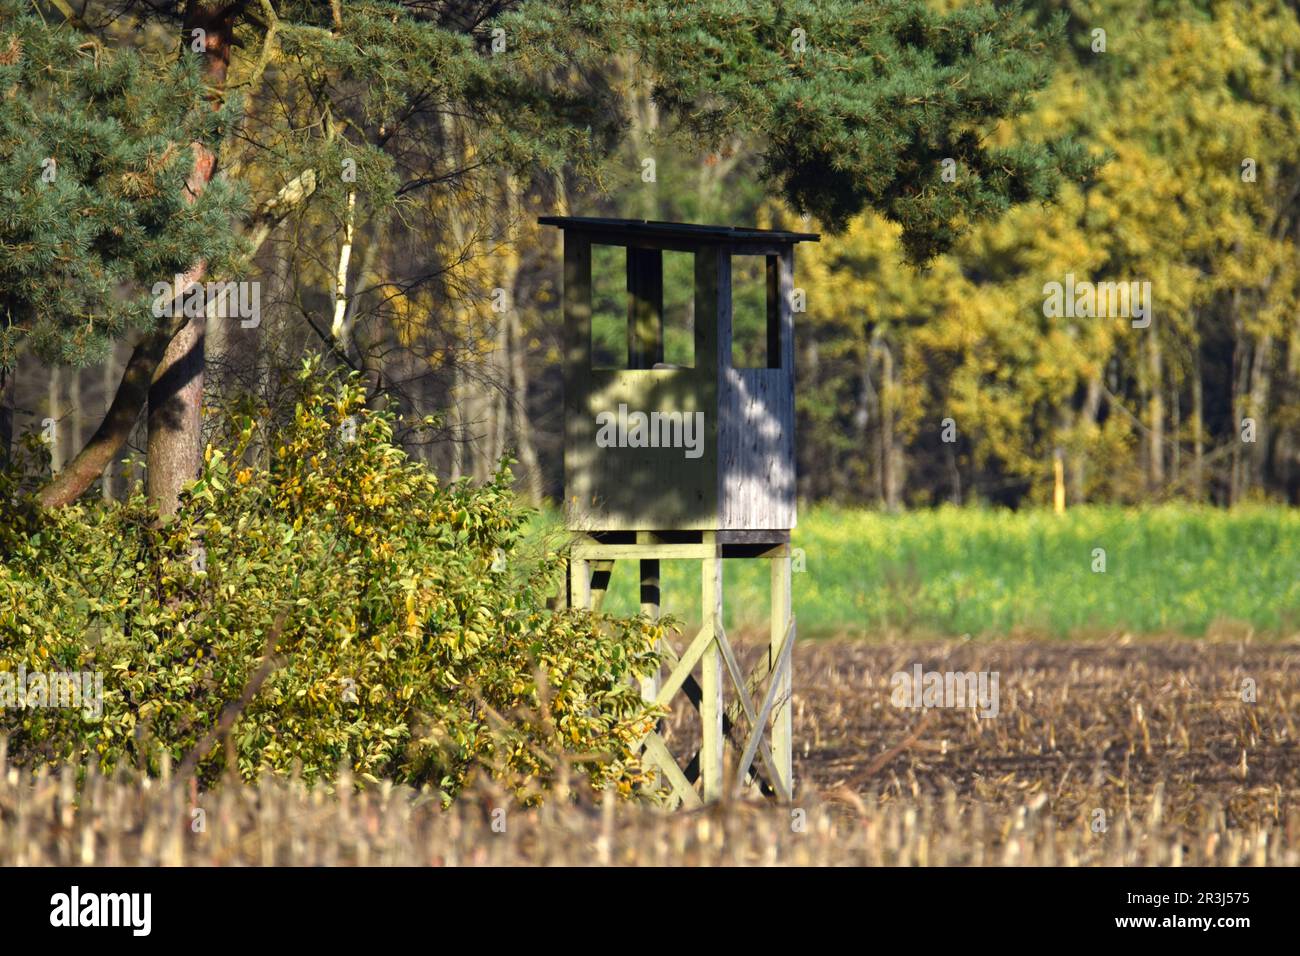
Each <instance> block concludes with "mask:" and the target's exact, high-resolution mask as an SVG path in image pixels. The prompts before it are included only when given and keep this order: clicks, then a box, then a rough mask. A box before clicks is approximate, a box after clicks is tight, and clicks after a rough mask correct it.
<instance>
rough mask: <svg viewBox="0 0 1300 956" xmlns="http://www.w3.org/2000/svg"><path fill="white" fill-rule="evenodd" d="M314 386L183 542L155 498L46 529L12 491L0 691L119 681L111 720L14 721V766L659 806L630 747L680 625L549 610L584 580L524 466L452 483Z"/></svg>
mask: <svg viewBox="0 0 1300 956" xmlns="http://www.w3.org/2000/svg"><path fill="white" fill-rule="evenodd" d="M298 387H299V390H300V398H299V400H298V403H297V407H296V409H295V413H294V415H293V416H292V419H291V420H289V421H288V422H286V423H285V424H284V425H283V426H282V427H281V428H280V429H279V430H278V431H277V433H276V434H275V436H274V438H275V440H274V441H273V442H272V441H270V440H269V439H270V436H268V435H266V434H265V432H266V431H267V428H266V424H265V423H262V422H257V421H255V420H253V419H251V418H247V417H245V418H241V419H239V420H230V421H228V422H226V424H225V426H224V427H223V428H222V429H220V430H219V434H221V435H223V436H229V437H228V438H223V439H222V440H220V441H219V442H218V444H221V443H223V442H224V445H225V447H216V446H215V445H214V446H212V447H209V449H208V452H207V454H206V455H205V465H204V469H203V473H202V475H201V477H200V478H199V480H198V481H197V482H195V483H194V484H193V485H192V486H191V487H190V488H189V489H187V491H186V492H185V494H184V495H183V501H182V506H181V508H180V510H179V511H178V512H177V513H176V514H175V516H174V517H172V518H169V519H168V520H167V521H165V522H160V521H159V519H158V517H157V515H156V514H155V513H153V512H151V511H150V509H149V508H148V506H147V505H146V503H145V501H144V499H143V497H142V496H139V495H137V496H135V497H133V498H131V499H130V500H129V501H126V502H124V503H108V504H104V503H100V502H95V503H89V502H86V503H80V504H77V505H75V506H72V507H69V508H65V509H60V510H55V511H44V510H41V509H40V508H39V507H38V506H37V505H36V504H35V503H34V501H33V499H32V498H31V497H30V495H29V494H27V493H26V491H25V488H26V486H25V485H23V484H22V482H21V481H20V480H19V477H18V476H17V475H16V474H13V473H11V474H7V475H3V476H0V502H3V504H0V508H3V509H4V511H5V520H4V521H3V522H0V555H2V556H3V564H2V565H0V672H2V671H6V670H7V671H13V672H15V673H17V671H18V669H19V668H20V666H21V667H25V668H26V669H27V670H28V671H32V670H35V669H38V668H39V669H40V670H42V671H46V672H48V671H51V670H67V671H70V672H95V673H98V674H102V675H103V701H102V713H101V714H99V715H98V716H88V715H87V713H86V710H85V709H73V708H66V707H39V708H37V707H21V708H6V709H0V733H3V734H6V735H8V737H9V746H10V754H11V757H12V758H13V759H15V760H16V761H17V762H20V763H22V764H25V765H27V766H29V767H36V766H39V765H44V764H54V763H62V762H68V761H71V762H84V761H85V760H87V759H93V760H94V761H96V762H97V763H98V765H99V766H100V767H101V768H102V769H105V770H109V769H111V768H112V767H114V766H116V765H132V766H140V767H144V768H147V769H149V770H151V771H155V772H156V771H157V770H159V768H160V767H161V766H162V763H163V762H164V760H165V759H170V760H171V761H173V762H179V761H183V760H184V759H185V758H186V757H187V756H190V757H191V758H192V759H193V760H197V768H198V772H199V774H200V777H201V779H202V781H203V782H204V783H205V784H212V783H214V782H215V781H216V780H218V779H219V777H220V776H221V775H222V773H224V772H230V771H237V772H238V773H239V774H240V775H241V776H243V777H244V778H245V779H253V778H255V777H257V776H258V775H260V774H262V773H266V772H271V773H287V772H289V771H291V770H292V769H293V768H294V767H295V766H297V767H299V768H300V769H301V773H302V774H303V776H304V777H306V778H307V779H319V778H322V777H329V776H331V775H333V774H334V773H335V772H336V771H337V770H338V769H339V767H340V766H346V767H348V768H350V770H351V771H352V772H353V774H354V775H355V778H356V779H358V780H360V781H369V782H375V781H378V780H380V779H393V780H397V781H400V782H403V783H408V784H412V785H416V786H428V787H430V788H431V789H433V790H435V791H437V792H438V793H439V794H440V795H441V797H442V799H444V800H450V799H452V798H454V796H455V795H456V794H457V793H458V792H459V791H460V790H461V788H462V787H463V786H464V785H465V783H466V782H467V780H468V779H469V778H470V777H471V776H472V775H473V774H475V773H488V774H491V775H492V776H494V777H497V778H499V779H503V780H506V781H507V782H508V783H509V784H510V785H511V786H513V787H514V789H515V792H516V794H517V795H518V796H519V798H520V799H522V800H527V801H535V800H538V799H541V798H542V797H543V796H544V794H545V793H546V791H547V790H548V789H549V788H550V787H551V785H552V784H553V782H554V781H555V780H557V779H558V777H559V775H561V774H562V775H563V776H564V778H565V779H566V780H567V779H568V778H569V775H570V772H571V771H572V773H573V779H574V780H587V781H589V782H590V783H591V784H592V785H593V786H596V787H601V788H604V787H614V788H616V789H617V790H618V791H619V792H621V793H624V794H627V793H632V792H634V791H636V790H637V789H638V788H639V787H640V786H641V785H642V784H644V783H646V782H647V780H648V777H649V775H648V773H647V772H646V771H644V770H643V769H642V767H641V765H640V763H639V761H638V759H637V756H636V753H635V747H634V744H635V742H636V741H637V740H638V739H639V738H640V737H641V736H642V735H643V734H644V733H645V731H646V730H648V729H649V727H650V725H651V724H652V722H653V721H654V720H655V719H656V717H657V712H656V711H654V710H653V709H651V708H650V707H649V706H648V705H646V704H645V703H643V702H642V700H641V699H640V696H639V693H638V691H637V689H636V687H635V686H634V681H635V678H636V676H637V675H638V674H641V673H644V672H645V671H646V670H647V669H648V668H649V667H651V666H653V661H654V657H653V648H654V646H655V643H656V641H657V640H658V637H659V635H660V627H661V625H659V624H656V623H652V622H650V621H648V620H646V619H642V618H628V619H618V618H613V617H609V616H600V615H590V614H588V613H586V612H578V611H568V610H553V609H550V608H548V606H547V603H548V602H547V599H548V598H549V597H550V596H551V595H553V594H555V593H556V591H557V590H558V588H559V586H560V584H561V582H562V579H563V570H562V566H561V564H560V559H559V556H557V555H555V554H549V555H548V554H541V555H538V554H529V553H527V549H526V548H525V547H524V546H523V545H522V544H521V531H522V526H523V523H524V521H525V520H526V519H527V517H528V515H527V512H526V511H525V510H523V509H521V508H520V507H518V506H517V504H516V502H515V499H514V497H513V495H512V492H511V488H510V484H511V480H510V473H509V470H508V467H507V463H503V464H502V467H501V468H500V470H499V471H498V472H497V474H496V475H495V477H494V478H493V479H492V480H490V481H489V482H487V483H486V484H483V485H481V486H476V485H473V484H472V483H470V482H468V481H461V482H455V483H451V484H445V483H443V482H440V481H439V480H438V478H437V476H436V475H434V474H433V473H432V472H430V471H429V470H428V469H427V468H426V467H425V466H424V465H423V464H422V463H420V462H417V461H414V460H412V459H411V458H409V457H408V456H407V455H406V454H405V453H404V452H403V451H402V449H401V448H399V447H398V446H396V445H395V444H394V443H393V419H392V417H391V416H390V415H388V414H386V413H376V412H372V411H369V410H367V408H366V405H365V395H364V390H363V389H362V388H361V386H360V384H359V383H358V381H357V380H356V379H355V378H350V379H339V378H337V377H336V376H334V375H331V374H326V373H324V372H322V370H321V369H320V367H319V365H318V364H317V363H315V362H309V363H307V364H305V365H304V368H303V370H302V372H301V374H300V375H299V377H298ZM257 449H260V450H262V451H263V452H265V454H261V453H259V452H258V451H256V450H257ZM259 459H264V461H259ZM277 622H279V626H278V627H277ZM268 638H272V639H273V640H271V641H269V640H268ZM271 643H274V647H273V648H272V647H270V644H271ZM259 671H265V673H264V674H262V675H261V676H262V680H261V682H260V683H259V682H258V681H257V680H256V679H255V675H258V673H259ZM223 713H224V714H226V716H227V720H228V722H229V723H230V726H229V729H228V730H226V731H225V732H223V733H218V734H215V735H214V734H213V733H211V732H212V731H213V729H214V728H217V727H218V725H219V722H220V721H221V717H222V715H223ZM232 715H233V721H231V720H230V718H231V717H232ZM223 740H224V746H222V745H221V744H222V741H223ZM165 755H169V758H168V757H165Z"/></svg>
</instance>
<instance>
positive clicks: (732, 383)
mask: <svg viewBox="0 0 1300 956" xmlns="http://www.w3.org/2000/svg"><path fill="white" fill-rule="evenodd" d="M539 221H540V222H541V223H542V224H544V225H551V226H558V227H559V228H561V229H563V230H564V323H565V346H566V356H565V444H564V480H565V518H566V522H567V527H568V528H569V530H571V531H573V532H574V533H575V538H574V541H573V544H572V549H571V552H570V566H569V600H570V603H571V605H572V606H575V607H585V608H592V609H596V608H599V606H600V603H601V600H602V599H603V597H604V595H605V591H606V590H607V589H608V587H609V578H610V572H611V570H612V568H613V565H614V562H615V561H619V560H628V561H632V560H635V561H638V562H639V563H640V574H641V610H642V612H643V613H645V614H647V615H649V616H651V617H653V618H656V619H657V618H658V616H659V610H660V594H659V563H660V561H664V560H698V561H699V562H700V563H701V566H702V575H701V586H702V598H703V604H702V607H703V615H702V617H703V626H702V627H701V628H700V631H699V633H698V634H697V635H696V636H695V637H694V639H693V640H691V642H690V643H689V644H688V645H687V648H686V650H685V652H684V653H683V654H682V655H681V656H680V657H678V656H677V655H676V654H675V653H674V652H673V650H672V648H670V647H668V646H667V644H666V643H664V644H661V646H660V651H661V654H662V656H663V659H664V662H665V664H666V665H667V668H668V674H667V676H666V677H664V676H663V673H662V670H661V671H660V672H659V673H656V674H654V675H652V676H650V677H648V678H646V679H645V680H643V681H642V688H641V690H642V693H643V694H644V695H645V697H646V698H647V699H651V700H655V701H657V702H658V703H660V704H663V705H668V704H669V703H670V702H671V701H672V700H673V698H674V697H675V696H676V695H677V693H678V692H679V691H681V692H683V693H684V694H685V695H686V697H687V699H688V700H689V701H690V702H691V703H692V704H693V705H694V706H695V708H696V709H697V710H698V711H699V714H700V720H701V723H702V734H701V740H702V743H701V746H700V750H699V752H698V753H697V754H696V755H695V756H694V757H692V758H691V760H690V761H689V762H688V764H687V765H686V767H685V768H683V767H682V766H680V765H679V764H678V763H677V760H676V759H675V758H674V757H673V756H672V754H671V753H669V751H668V747H667V745H666V744H665V743H664V741H663V739H662V738H661V737H660V736H659V734H658V733H650V734H649V735H648V736H647V737H646V738H645V740H644V742H643V744H642V746H643V747H644V749H645V754H646V757H648V758H649V761H650V762H652V763H653V764H654V765H655V766H656V767H657V768H658V769H659V770H660V771H661V772H662V773H663V774H664V776H665V778H666V780H667V781H668V783H669V785H670V786H671V788H672V791H673V793H674V794H675V800H676V801H678V802H680V803H681V804H685V805H687V806H698V805H700V804H701V803H702V802H707V801H712V800H716V799H719V798H720V797H722V796H723V793H724V791H725V789H726V787H727V778H728V776H730V778H731V780H732V788H733V790H734V791H739V790H740V789H741V788H743V787H744V786H746V785H747V784H752V783H754V782H755V781H756V780H757V779H758V778H760V777H761V778H762V779H763V780H764V781H765V783H766V785H767V788H768V789H769V790H770V791H771V792H773V793H775V794H776V795H778V796H779V797H780V798H781V799H783V800H788V799H789V798H790V795H791V793H792V790H793V779H792V773H791V719H790V718H791V715H790V694H791V680H790V654H791V648H792V647H793V646H794V639H795V626H794V613H793V610H792V607H791V599H790V570H791V569H790V530H791V529H792V528H793V527H794V524H795V460H794V323H793V316H792V312H791V293H792V290H793V284H794V283H793V272H794V246H795V243H798V242H802V241H808V240H812V241H816V240H817V238H818V237H817V236H816V235H812V234H808V233H793V232H779V231H772V230H762V229H732V228H727V227H722V226H700V225H691V224H687V223H667V222H644V221H639V220H625V219H588V218H581V217H543V218H542V219H540V220H539ZM593 245H612V246H623V247H624V248H625V249H626V250H627V303H628V304H627V366H626V368H616V369H597V368H594V367H593V362H592V328H591V327H592V284H591V248H592V246H593ZM665 250H668V251H673V252H685V253H689V254H692V255H693V256H694V263H695V295H694V303H695V323H694V360H693V362H692V365H691V366H690V367H682V366H668V365H665V364H664V361H663V360H664V322H663V317H664V309H663V299H664V296H663V278H664V269H663V253H664V251H665ZM733 256H763V257H764V258H765V259H766V266H767V360H766V363H765V365H764V367H760V368H736V367H734V365H733V362H732V323H731V319H732V309H731V259H732V257H733ZM637 413H640V414H641V415H643V416H645V419H644V420H638V419H637V417H636V416H637ZM692 423H694V424H695V425H696V426H699V425H702V426H703V427H702V429H698V431H699V432H700V433H699V434H696V435H695V436H694V438H695V439H696V441H695V442H694V444H692V445H691V447H690V448H689V449H684V447H683V442H684V441H686V439H687V437H689V436H690V425H691V424H692ZM684 429H685V431H684ZM612 435H617V437H618V440H617V441H614V442H612V443H611V441H610V438H611V436H612ZM688 452H689V453H688ZM724 558H761V559H763V560H767V561H770V562H771V572H772V605H771V626H770V638H769V643H768V646H767V650H766V653H765V654H764V655H763V656H762V658H761V659H760V660H759V661H758V663H757V665H756V666H755V668H754V669H753V671H751V672H750V673H749V674H744V673H742V672H741V669H740V665H739V664H738V662H737V660H736V655H735V653H734V652H733V650H732V646H731V643H730V641H728V639H727V633H726V631H725V630H724V629H723V626H722V596H723V588H722V561H723V559H724ZM697 668H698V673H699V677H698V679H697V678H696V676H695V672H696V670H697ZM724 675H725V676H726V678H727V679H729V680H730V683H731V686H732V691H733V693H734V700H733V701H732V703H731V704H730V706H727V705H726V703H725V699H724V684H725V682H726V681H725V679H724ZM742 718H743V721H742ZM769 727H770V733H769V731H768V728H769ZM728 739H730V740H732V741H733V743H734V744H735V748H736V750H738V751H740V752H739V755H738V759H737V760H736V761H735V763H734V764H733V765H732V768H731V771H730V773H728V768H727V767H726V765H725V763H724V747H725V744H726V742H727V741H728ZM756 760H757V761H758V763H759V764H760V765H761V766H755V761H756ZM697 780H698V781H699V784H700V788H699V791H698V792H697V790H696V788H695V782H696V781H697Z"/></svg>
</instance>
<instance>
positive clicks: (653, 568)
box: [641, 558, 659, 700]
mask: <svg viewBox="0 0 1300 956" xmlns="http://www.w3.org/2000/svg"><path fill="white" fill-rule="evenodd" d="M641 613H642V614H644V615H645V616H646V617H648V618H650V620H652V621H657V620H659V559H658V558H643V559H642V560H641ZM658 695H659V669H658V668H656V669H655V672H654V673H653V674H647V675H646V676H645V677H642V678H641V697H642V699H643V700H654V699H655V697H657V696H658Z"/></svg>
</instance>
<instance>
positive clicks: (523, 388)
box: [509, 309, 546, 505]
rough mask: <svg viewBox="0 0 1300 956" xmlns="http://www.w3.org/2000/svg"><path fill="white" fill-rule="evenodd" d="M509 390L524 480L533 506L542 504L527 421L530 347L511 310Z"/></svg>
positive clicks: (539, 476)
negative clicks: (526, 354) (528, 348)
mask: <svg viewBox="0 0 1300 956" xmlns="http://www.w3.org/2000/svg"><path fill="white" fill-rule="evenodd" d="M509 320H510V346H509V348H510V390H511V392H512V393H513V396H514V403H513V404H514V412H515V415H514V419H515V428H514V433H515V443H516V445H517V446H518V448H519V463H520V464H521V465H523V468H524V480H525V481H526V482H527V483H528V494H529V497H530V498H532V502H531V503H532V504H534V505H537V504H541V501H542V498H543V497H545V494H546V486H545V484H544V483H543V481H542V466H541V463H540V461H539V460H538V457H537V446H536V445H535V444H534V443H533V431H532V426H531V423H530V422H529V421H528V366H527V363H526V361H525V353H526V351H527V343H526V342H525V339H524V334H523V322H522V321H521V320H520V318H519V313H518V312H517V311H516V310H515V309H511V310H510V315H509Z"/></svg>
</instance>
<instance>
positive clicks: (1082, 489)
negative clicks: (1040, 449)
mask: <svg viewBox="0 0 1300 956" xmlns="http://www.w3.org/2000/svg"><path fill="white" fill-rule="evenodd" d="M1101 385H1102V382H1101V373H1100V372H1098V373H1097V374H1096V375H1094V376H1093V377H1092V378H1090V379H1088V390H1087V393H1086V394H1085V396H1084V400H1083V408H1081V409H1079V416H1078V418H1077V419H1075V435H1076V437H1075V443H1076V446H1077V447H1076V449H1075V453H1074V454H1073V455H1072V456H1071V457H1070V467H1069V471H1068V475H1069V477H1068V479H1067V481H1066V494H1067V495H1068V496H1069V500H1070V501H1071V502H1073V503H1074V504H1083V503H1084V501H1085V500H1086V499H1087V497H1088V493H1087V486H1088V479H1087V475H1088V457H1087V456H1088V444H1089V442H1090V441H1091V440H1092V438H1093V433H1094V430H1095V429H1096V427H1097V416H1098V415H1099V414H1100V413H1101V394H1102V388H1101Z"/></svg>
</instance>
